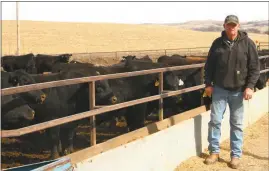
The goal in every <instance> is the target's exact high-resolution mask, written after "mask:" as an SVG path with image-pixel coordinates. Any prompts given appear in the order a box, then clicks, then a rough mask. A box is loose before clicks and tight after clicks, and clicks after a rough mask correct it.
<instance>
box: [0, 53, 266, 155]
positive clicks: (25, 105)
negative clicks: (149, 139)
mask: <svg viewBox="0 0 269 171" xmlns="http://www.w3.org/2000/svg"><path fill="white" fill-rule="evenodd" d="M71 56H72V55H71V54H62V55H56V56H52V55H42V54H38V55H36V56H35V55H34V54H26V55H21V56H3V57H2V58H1V66H2V71H1V88H2V89H3V88H9V87H15V86H23V85H29V84H35V83H42V82H49V81H56V80H64V79H72V78H79V77H86V76H97V75H106V74H112V73H123V72H132V71H139V70H147V69H154V68H163V67H170V66H181V65H189V64H194V63H203V62H205V60H191V59H188V58H186V57H185V56H180V55H172V56H161V57H159V58H158V60H157V62H153V61H152V60H151V58H150V57H149V56H145V57H142V58H136V57H135V56H124V57H122V60H121V61H120V62H119V63H118V64H114V65H110V66H96V65H94V64H90V63H80V62H76V61H70V57H71ZM262 64H263V62H261V69H264V68H265V66H264V65H262ZM200 71H201V69H200V68H194V69H187V70H179V71H168V72H165V73H164V75H163V80H164V81H163V83H164V85H163V88H164V90H180V89H183V88H188V87H192V86H196V85H200V84H201V72H200ZM44 72H51V73H50V74H42V73H44ZM267 79H268V75H266V74H261V76H260V79H259V81H258V82H257V85H256V87H257V88H258V89H262V88H263V87H265V84H266V81H267ZM158 86H159V77H158V74H149V75H141V76H135V77H126V78H120V79H109V80H103V81H96V83H95V99H96V102H95V103H96V105H112V104H117V103H122V102H126V101H130V100H136V99H139V98H143V97H148V96H153V95H157V94H158V91H159V87H158ZM202 97H203V91H202V90H201V91H200V90H196V91H192V92H189V93H184V94H182V95H178V96H173V97H169V98H165V99H164V102H163V105H164V118H167V117H170V116H171V115H173V114H177V113H181V112H183V111H186V110H190V109H193V108H195V107H199V106H201V98H202ZM204 103H205V105H206V106H208V105H209V104H210V98H209V97H204ZM1 104H2V105H1V119H2V121H1V122H2V128H1V129H2V130H9V129H17V128H21V127H25V126H29V125H33V124H37V123H41V122H45V121H49V120H53V119H57V118H61V117H65V116H70V115H73V114H77V113H81V112H85V111H88V110H89V85H88V83H83V84H74V85H68V86H61V87H54V88H47V89H42V90H35V91H29V92H24V93H19V94H15V95H7V96H2V98H1ZM157 110H158V101H157V100H156V101H152V102H148V103H143V104H139V105H135V106H131V107H127V108H123V109H118V110H115V111H111V112H107V113H103V114H101V115H97V116H96V125H100V124H101V123H102V122H105V121H108V120H113V119H115V118H118V117H125V119H126V122H127V126H128V128H129V131H133V130H135V129H138V128H141V127H143V126H145V120H146V118H147V117H149V116H150V115H152V113H154V112H155V113H156V111H157ZM80 122H81V121H75V122H71V123H67V124H64V125H60V126H56V127H53V128H49V129H47V132H48V135H49V139H48V143H49V144H50V147H51V157H52V158H56V157H57V156H59V155H66V154H70V153H72V152H73V138H74V135H75V130H76V129H75V128H76V127H77V126H78V124H79V123H80Z"/></svg>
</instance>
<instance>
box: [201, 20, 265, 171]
mask: <svg viewBox="0 0 269 171" xmlns="http://www.w3.org/2000/svg"><path fill="white" fill-rule="evenodd" d="M239 26H240V25H239V20H238V17H237V16H235V15H228V16H227V17H226V18H225V21H224V24H223V27H224V31H222V33H221V37H219V38H217V39H216V40H214V42H213V43H212V46H211V48H210V50H209V53H208V58H207V61H206V64H205V85H206V88H205V92H206V94H207V95H208V96H211V94H212V106H211V114H210V121H209V123H208V142H209V146H208V150H209V152H210V155H209V156H208V157H207V158H206V160H205V164H213V163H215V162H216V161H218V158H219V153H220V146H219V140H220V137H221V122H222V119H223V115H224V112H225V110H226V105H227V104H228V106H229V109H230V148H231V153H230V155H231V161H230V163H229V166H230V167H231V168H234V169H236V168H238V166H239V164H240V158H241V156H242V146H243V117H244V106H243V99H245V100H249V99H251V98H252V95H253V88H254V85H255V84H256V82H257V80H258V78H259V75H260V69H259V68H260V66H259V65H260V64H259V59H258V53H257V50H256V46H255V43H254V42H253V41H252V40H251V39H250V38H249V37H248V35H247V33H246V32H243V31H239Z"/></svg>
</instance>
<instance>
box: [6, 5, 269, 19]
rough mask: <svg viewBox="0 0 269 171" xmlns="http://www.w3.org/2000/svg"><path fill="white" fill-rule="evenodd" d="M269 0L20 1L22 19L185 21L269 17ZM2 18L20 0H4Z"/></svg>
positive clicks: (11, 13) (13, 10)
mask: <svg viewBox="0 0 269 171" xmlns="http://www.w3.org/2000/svg"><path fill="white" fill-rule="evenodd" d="M268 6H269V2H19V19H20V20H34V21H57V22H105V23H106V22H108V23H128V24H140V23H181V22H186V21H190V20H219V21H223V20H224V18H225V16H227V15H229V14H235V15H237V16H238V17H239V20H240V21H253V20H268V15H269V12H268V8H269V7H268ZM1 11H2V20H15V19H16V3H15V2H2V10H1Z"/></svg>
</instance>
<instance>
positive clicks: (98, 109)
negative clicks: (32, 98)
mask: <svg viewBox="0 0 269 171" xmlns="http://www.w3.org/2000/svg"><path fill="white" fill-rule="evenodd" d="M268 57H269V55H267V56H262V57H259V59H262V58H268ZM204 64H205V63H201V64H193V65H184V66H175V67H167V68H157V69H150V70H142V71H135V72H127V73H117V74H109V75H100V76H91V77H83V78H75V79H68V80H60V81H52V82H47V83H39V84H33V85H27V86H21V87H13V88H6V89H3V90H2V93H1V96H4V95H10V94H15V93H21V92H27V91H31V90H39V89H44V88H50V87H59V86H64V85H71V84H78V83H85V82H89V89H90V91H89V92H90V94H89V98H90V99H91V100H90V101H91V103H90V104H89V105H90V111H87V112H83V113H78V114H74V115H71V116H67V117H63V118H59V119H55V120H51V121H47V122H43V123H39V124H36V125H32V126H28V127H24V128H20V129H15V130H6V131H1V137H16V136H21V135H25V134H28V133H32V132H36V131H40V130H43V129H47V128H51V127H54V126H57V125H62V124H65V123H69V122H72V121H76V120H80V119H84V118H88V117H90V119H91V122H92V124H93V129H92V131H91V132H92V133H91V145H95V144H96V128H95V115H99V114H101V113H105V112H109V111H114V110H117V109H122V108H125V107H129V106H134V105H137V104H141V103H145V102H150V101H154V100H159V119H160V120H163V103H162V102H163V98H167V97H171V96H175V95H179V94H182V93H187V92H191V91H195V90H200V89H202V88H204V87H205V85H204V84H202V85H198V86H194V87H190V88H185V89H182V90H177V91H165V90H163V72H167V71H173V70H184V69H191V68H203V67H204ZM268 71H269V69H266V70H263V71H261V73H264V72H268ZM157 73H159V80H160V85H159V94H158V95H154V96H150V97H145V98H141V99H137V100H132V101H128V102H124V103H119V104H115V105H110V106H95V94H94V92H95V86H94V85H95V81H98V80H105V79H116V78H123V77H131V76H139V75H147V74H157ZM202 75H203V72H202ZM201 81H202V80H201Z"/></svg>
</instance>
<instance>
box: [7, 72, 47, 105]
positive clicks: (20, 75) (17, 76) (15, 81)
mask: <svg viewBox="0 0 269 171" xmlns="http://www.w3.org/2000/svg"><path fill="white" fill-rule="evenodd" d="M9 74H10V76H9V83H10V84H11V85H12V86H23V85H29V84H35V83H36V82H35V80H34V79H33V78H32V77H31V76H30V75H29V74H28V73H26V72H25V71H23V70H16V71H15V72H12V73H9ZM21 95H22V97H23V98H24V99H25V100H26V101H28V102H30V103H43V102H44V101H45V99H46V95H45V93H44V92H43V91H41V90H33V91H28V92H24V93H21Z"/></svg>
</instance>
